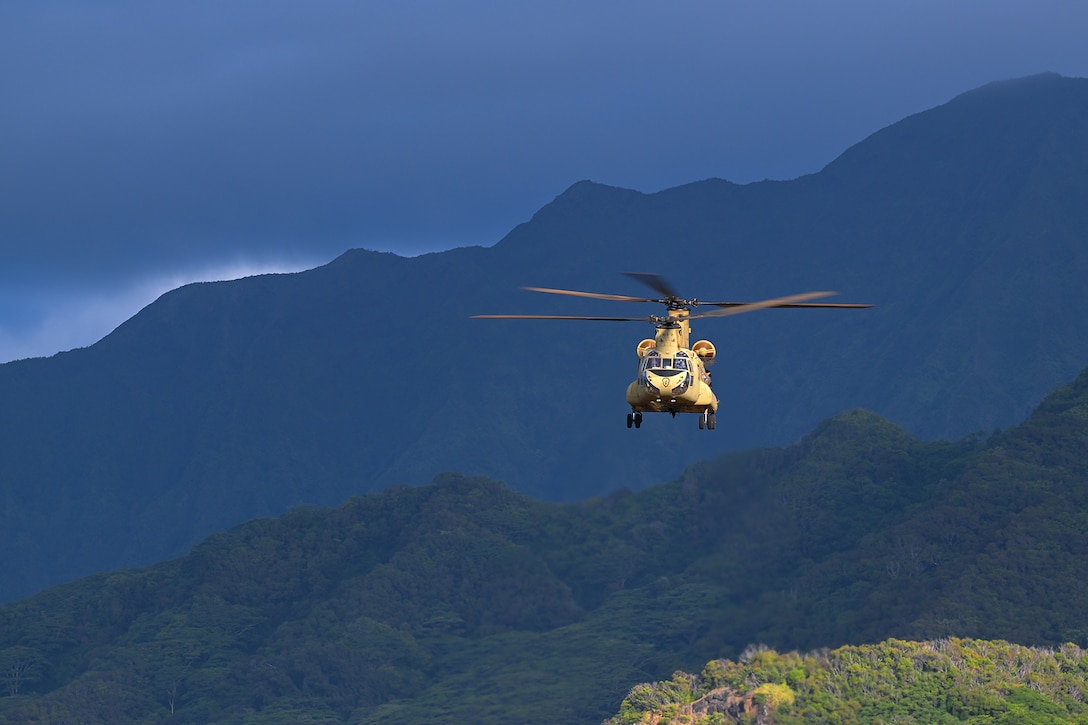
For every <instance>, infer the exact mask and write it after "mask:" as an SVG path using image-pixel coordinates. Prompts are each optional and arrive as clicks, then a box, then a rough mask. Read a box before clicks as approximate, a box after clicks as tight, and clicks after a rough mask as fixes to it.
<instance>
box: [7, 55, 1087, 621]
mask: <svg viewBox="0 0 1088 725" xmlns="http://www.w3.org/2000/svg"><path fill="white" fill-rule="evenodd" d="M1085 118H1088V80H1085V79H1072V78H1060V77H1057V76H1053V75H1051V76H1042V77H1035V78H1028V79H1023V80H1021V81H1017V82H1009V83H1002V84H997V85H994V86H988V87H985V88H982V89H978V90H976V91H972V92H969V93H966V94H964V95H962V96H960V97H958V98H956V99H954V100H952V101H951V102H949V103H947V104H945V105H943V106H941V107H939V108H935V109H932V110H929V111H925V112H923V113H920V114H917V115H915V116H911V117H910V118H907V119H904V120H903V121H902V122H900V123H897V124H894V125H892V126H890V127H888V128H886V129H883V130H882V131H879V132H877V133H875V134H874V135H873V136H871V137H870V138H868V139H865V140H864V141H862V142H861V143H859V144H857V145H856V146H854V147H853V148H851V149H849V150H848V151H847V152H846V153H844V154H843V155H842V156H841V157H840V158H838V159H836V160H835V161H833V162H832V163H831V164H829V165H828V167H827V168H826V169H824V170H823V171H821V172H820V173H818V174H812V175H810V176H806V177H803V178H800V179H795V180H792V181H782V182H764V183H757V184H747V185H743V186H740V185H736V184H731V183H729V182H727V181H722V180H707V181H703V182H699V183H694V184H689V185H685V186H682V187H677V188H674V189H667V190H664V191H661V192H657V193H653V194H642V193H639V192H637V191H631V190H624V189H616V188H609V187H605V186H601V185H599V184H594V183H591V182H580V183H577V184H574V185H573V186H571V187H570V188H569V189H568V190H567V191H566V192H564V193H563V194H561V195H560V196H559V197H557V198H556V199H555V200H554V201H553V202H551V203H549V204H547V205H546V206H544V207H543V208H542V209H540V211H539V212H537V213H536V214H535V215H534V216H533V218H532V219H531V220H530V221H527V222H526V223H525V224H523V225H520V226H518V227H517V228H516V229H514V230H512V231H511V232H510V234H509V235H507V236H506V237H505V238H504V239H503V240H502V241H501V242H499V243H498V244H496V245H495V246H493V247H490V248H486V249H485V248H466V249H459V250H452V251H449V252H443V253H441V254H432V255H423V256H420V257H416V258H411V259H404V258H400V257H396V256H394V255H389V254H378V253H373V252H366V251H363V250H354V251H351V252H348V253H346V254H344V255H343V256H342V257H340V258H339V259H337V260H335V261H333V262H331V263H330V264H328V265H325V266H323V267H320V268H318V269H314V270H310V271H307V272H303V273H299V274H292V275H268V276H261V277H254V278H249V279H244V280H238V281H235V282H229V283H222V284H199V285H190V286H186V287H184V288H181V289H179V290H175V291H173V292H170V293H168V294H166V295H164V296H163V297H162V298H161V299H159V300H158V301H156V302H155V303H154V304H152V305H150V306H148V307H147V308H146V309H144V310H143V311H141V313H140V314H138V315H136V316H135V317H134V318H132V319H131V320H129V321H127V322H126V323H125V324H124V325H122V326H121V327H120V328H118V329H117V330H116V331H115V332H114V333H112V334H111V335H109V336H108V337H106V338H105V339H104V340H102V341H100V342H99V343H97V344H95V345H93V346H91V347H89V348H86V349H82V350H75V351H71V352H67V353H64V354H60V355H57V356H54V357H52V358H48V359H39V360H25V361H18V362H13V363H8V364H4V365H0V531H3V532H4V535H5V547H6V548H5V553H6V560H5V566H4V569H3V573H2V574H0V601H11V600H13V599H16V598H18V597H22V596H26V595H29V594H31V593H33V592H36V591H40V590H41V589H43V588H45V587H46V586H49V585H51V584H56V583H60V582H63V581H69V580H71V579H74V578H76V577H77V576H83V575H86V574H89V573H92V572H96V571H103V570H112V569H117V568H121V567H128V566H135V565H145V564H150V563H152V562H155V561H160V560H162V559H165V558H169V557H173V556H179V555H181V554H183V553H184V552H185V551H187V550H188V549H189V548H190V547H191V546H192V545H194V544H195V543H197V542H199V541H201V540H202V539H203V538H205V537H206V536H208V535H210V534H212V533H214V532H216V531H222V530H225V529H227V528H229V527H231V526H233V525H235V524H238V523H240V522H243V521H248V520H250V519H253V518H256V517H260V516H274V515H278V514H281V513H283V512H284V511H286V510H288V509H289V508H290V507H292V506H295V505H299V504H315V505H334V504H337V503H339V502H342V501H344V500H345V499H347V498H348V497H349V496H351V495H354V494H359V493H365V492H370V491H378V490H383V489H384V488H386V487H388V486H390V485H398V484H410V485H420V484H424V483H427V482H429V481H431V480H432V479H433V477H434V475H435V474H436V473H438V472H441V471H461V472H464V473H466V474H472V475H482V476H486V477H489V478H492V479H494V480H502V481H506V482H508V483H509V484H510V485H511V486H512V487H514V488H516V489H517V490H519V491H522V492H523V493H526V494H529V495H531V496H534V497H537V498H541V499H544V500H550V501H576V500H583V499H585V498H588V497H591V496H601V495H605V494H607V493H608V492H611V491H613V490H616V489H618V488H621V487H628V488H631V489H641V488H644V487H645V486H647V485H651V484H654V483H659V482H661V481H665V480H670V479H672V478H675V477H676V476H678V475H679V474H680V472H681V471H682V469H683V466H685V465H687V464H690V463H691V462H692V461H699V460H706V459H708V458H711V457H713V456H716V455H720V454H721V453H723V452H726V451H735V450H740V449H743V448H750V447H753V446H772V445H773V446H780V445H784V444H788V443H792V442H795V441H797V440H798V439H799V438H800V437H801V436H802V435H803V434H804V433H806V432H807V431H809V430H811V429H812V428H813V427H814V426H815V425H816V424H818V423H819V422H820V421H821V420H823V419H825V418H827V417H828V416H830V415H834V414H836V413H839V412H841V411H843V410H850V409H854V408H865V409H867V410H873V411H876V412H878V413H880V414H881V415H882V416H884V417H886V418H887V419H889V420H892V421H894V422H896V423H897V424H899V425H901V426H903V427H904V428H905V429H906V430H908V431H910V432H911V433H913V434H916V435H920V436H922V437H927V438H937V437H940V438H959V437H961V436H963V435H965V434H969V433H970V432H972V431H977V430H987V431H988V430H992V429H993V428H995V427H1005V426H1008V425H1011V424H1013V423H1015V422H1018V421H1020V420H1022V419H1023V418H1024V417H1025V416H1026V415H1027V414H1028V412H1029V411H1030V410H1031V408H1032V407H1033V406H1034V405H1036V404H1037V403H1038V401H1039V400H1041V399H1042V397H1043V396H1044V395H1045V394H1046V392H1047V391H1049V390H1051V389H1052V388H1053V387H1054V386H1056V385H1058V384H1059V383H1061V382H1063V381H1066V380H1068V379H1070V378H1071V377H1072V376H1073V375H1075V374H1076V372H1077V371H1078V370H1079V369H1080V367H1081V366H1082V365H1083V364H1084V362H1085V361H1086V360H1088V327H1086V326H1085V325H1084V320H1083V310H1084V309H1085V306H1086V304H1088V286H1086V285H1085V284H1084V280H1085V278H1088V247H1086V245H1085V244H1084V239H1086V238H1088V205H1086V204H1085V203H1084V199H1086V198H1088V123H1085ZM722 172H723V173H726V174H727V173H728V170H727V169H723V170H722ZM482 241H485V242H490V241H491V240H482ZM364 243H365V241H364ZM622 270H632V271H655V272H660V273H662V274H665V275H666V276H668V277H669V278H670V280H671V281H672V283H673V284H674V285H675V286H676V287H677V288H678V289H679V290H680V291H681V292H682V293H683V294H685V295H691V296H697V297H700V298H702V299H750V300H751V299H763V298H767V297H775V296H778V295H782V294H790V293H794V292H803V291H807V290H822V289H832V290H839V291H840V292H841V293H842V295H843V296H842V297H841V298H838V299H841V300H842V301H854V302H870V303H874V304H875V305H876V306H875V307H874V308H872V309H870V310H860V311H859V310H853V311H841V310H840V311H834V310H807V311H803V310H789V311H776V310H771V311H766V312H760V313H757V314H753V315H742V316H739V317H736V318H729V319H722V320H704V321H700V322H699V324H697V325H696V326H695V327H696V330H695V331H696V335H697V336H705V337H707V338H709V339H711V340H714V341H715V342H716V344H717V347H718V351H719V360H718V363H717V367H716V369H715V384H716V387H717V389H718V394H719V397H720V398H721V399H722V402H723V410H722V412H721V413H720V414H719V416H718V429H717V431H715V432H714V433H704V434H699V433H698V432H697V430H696V428H695V421H694V420H691V419H690V418H689V419H684V418H681V419H677V420H670V419H668V418H667V417H666V416H661V417H656V416H655V417H651V418H649V419H648V420H647V423H646V424H645V425H644V426H643V428H642V430H640V431H629V430H627V429H626V428H625V426H624V414H625V413H626V412H627V411H626V409H625V406H624V402H623V391H624V389H625V387H626V385H627V383H628V381H629V380H630V379H631V377H632V376H633V374H634V367H635V364H634V363H635V358H634V355H633V350H634V347H635V345H636V343H637V341H638V340H639V339H640V338H642V337H645V336H648V335H650V334H652V328H651V327H650V326H649V325H645V326H639V325H638V324H635V323H632V324H630V325H611V324H592V323H585V324H567V325H565V324H561V323H552V322H539V323H537V322H511V321H506V322H503V321H481V320H471V319H469V316H470V315H473V314H479V313H487V312H496V313H503V312H510V313H529V312H545V313H555V314H602V315H611V314H624V315H627V314H632V313H635V311H636V310H637V314H639V315H642V314H647V315H648V314H651V313H653V314H656V313H660V311H661V310H660V309H658V308H657V307H656V306H649V305H647V306H645V307H639V306H633V305H620V304H618V303H614V302H607V301H601V300H585V299H569V298H562V297H558V296H555V295H548V296H545V295H534V294H531V293H528V292H524V291H522V290H520V289H518V287H519V286H520V285H523V284H529V285H542V286H550V287H566V288H573V289H586V290H597V291H601V292H613V293H622V294H645V293H646V290H645V289H643V288H641V287H640V286H639V285H637V284H636V283H635V282H633V281H632V280H629V279H626V278H624V277H622V276H620V275H619V274H617V273H618V272H619V271H622ZM674 270H675V271H674Z"/></svg>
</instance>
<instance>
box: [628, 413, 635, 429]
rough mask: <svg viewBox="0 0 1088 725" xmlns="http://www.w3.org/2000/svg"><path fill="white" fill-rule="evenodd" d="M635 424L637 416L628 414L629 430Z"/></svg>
mask: <svg viewBox="0 0 1088 725" xmlns="http://www.w3.org/2000/svg"><path fill="white" fill-rule="evenodd" d="M634 422H635V416H634V415H633V414H631V413H628V414H627V427H628V428H630V427H631V425H632V424H633V423H634Z"/></svg>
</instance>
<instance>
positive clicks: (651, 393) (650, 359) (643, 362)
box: [627, 316, 718, 414]
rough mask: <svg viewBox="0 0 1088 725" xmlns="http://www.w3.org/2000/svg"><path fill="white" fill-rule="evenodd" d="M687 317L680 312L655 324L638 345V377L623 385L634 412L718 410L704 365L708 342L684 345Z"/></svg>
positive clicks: (709, 357) (711, 353) (711, 349)
mask: <svg viewBox="0 0 1088 725" xmlns="http://www.w3.org/2000/svg"><path fill="white" fill-rule="evenodd" d="M688 336H689V327H688V321H687V319H686V318H685V317H683V316H681V317H680V318H679V319H677V318H676V317H673V318H672V319H670V320H669V321H668V322H664V323H661V324H659V325H658V326H657V334H656V336H655V337H654V339H652V340H643V341H642V342H641V343H639V345H638V356H639V363H638V377H636V378H635V381H634V382H633V383H631V384H630V385H628V386H627V403H628V404H629V405H630V406H631V410H632V412H634V413H651V412H652V413H666V412H667V413H704V414H708V413H709V414H712V413H715V412H717V410H718V396H716V395H715V394H714V391H713V390H712V389H711V377H710V371H709V370H707V365H708V364H709V362H710V360H712V359H713V356H714V346H713V345H711V344H710V343H709V342H706V341H700V342H698V343H696V345H695V349H692V348H691V347H689V345H688Z"/></svg>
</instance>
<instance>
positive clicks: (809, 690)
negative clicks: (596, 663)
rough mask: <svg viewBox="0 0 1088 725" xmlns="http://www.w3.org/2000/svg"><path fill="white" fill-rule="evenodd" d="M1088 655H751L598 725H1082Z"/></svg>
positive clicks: (1073, 649)
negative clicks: (739, 724) (741, 724)
mask: <svg viewBox="0 0 1088 725" xmlns="http://www.w3.org/2000/svg"><path fill="white" fill-rule="evenodd" d="M1086 688H1088V652H1085V651H1084V650H1083V649H1082V648H1080V647H1077V646H1076V645H1073V644H1065V645H1062V646H1061V647H1060V648H1038V647H1022V646H1020V645H1015V644H1009V643H1008V642H1002V641H996V642H989V641H980V640H961V639H957V638H955V637H953V638H946V639H939V640H934V641H930V642H904V641H902V640H889V641H886V642H881V643H879V644H874V645H860V646H847V647H841V648H839V649H837V650H833V651H830V652H829V651H827V650H822V651H818V652H812V653H809V654H805V655H800V654H798V653H796V652H791V653H789V654H779V653H778V652H775V651H774V650H768V649H764V648H759V647H751V648H749V649H748V650H746V651H745V652H744V653H743V654H742V655H741V657H740V659H739V661H737V662H731V661H729V660H714V661H712V662H710V663H709V664H707V666H706V667H705V668H704V669H703V671H702V672H701V673H700V674H699V675H690V674H687V673H684V672H677V673H675V674H674V675H673V677H672V679H670V680H668V681H664V682H657V683H648V684H643V685H637V686H636V687H634V688H632V690H631V692H630V694H628V696H627V697H626V698H625V699H624V701H623V703H622V704H621V706H620V713H619V714H618V715H616V716H615V717H613V718H611V719H609V720H608V721H607V722H606V723H605V725H650V724H651V723H652V724H653V725H725V724H726V723H774V724H775V725H794V723H797V724H798V725H800V723H812V722H818V723H826V724H827V725H841V724H843V723H903V724H904V725H908V724H917V725H941V724H943V723H949V724H951V723H963V722H971V723H992V724H993V725H1061V724H1062V723H1085V722H1088V704H1085V702H1084V691H1085V689H1086Z"/></svg>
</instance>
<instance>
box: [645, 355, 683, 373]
mask: <svg viewBox="0 0 1088 725" xmlns="http://www.w3.org/2000/svg"><path fill="white" fill-rule="evenodd" d="M645 364H646V370H649V371H650V372H652V373H656V374H658V375H671V374H672V373H673V372H674V371H676V370H688V369H689V368H688V361H687V360H685V359H684V358H681V357H678V358H675V359H673V358H671V357H657V356H653V357H648V358H646V361H645Z"/></svg>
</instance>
